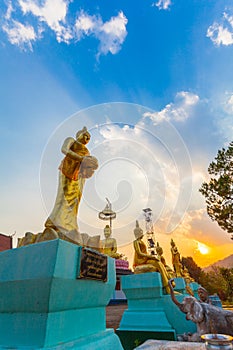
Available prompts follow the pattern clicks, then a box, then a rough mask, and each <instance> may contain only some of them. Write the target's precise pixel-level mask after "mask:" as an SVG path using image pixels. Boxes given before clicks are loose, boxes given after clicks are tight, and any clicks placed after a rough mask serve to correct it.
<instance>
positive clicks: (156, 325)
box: [116, 272, 196, 350]
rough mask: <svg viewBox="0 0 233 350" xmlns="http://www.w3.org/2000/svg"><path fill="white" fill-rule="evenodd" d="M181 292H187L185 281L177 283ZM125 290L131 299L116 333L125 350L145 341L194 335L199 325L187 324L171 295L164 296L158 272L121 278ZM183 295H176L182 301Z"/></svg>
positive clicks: (181, 280) (188, 322)
mask: <svg viewBox="0 0 233 350" xmlns="http://www.w3.org/2000/svg"><path fill="white" fill-rule="evenodd" d="M177 282H178V283H177V284H178V289H179V290H183V289H185V284H184V281H183V279H179V280H178V281H177ZM122 289H123V291H124V293H125V295H126V297H127V299H128V310H125V311H124V314H123V316H122V319H121V323H120V326H119V328H118V329H117V331H116V333H117V334H118V335H119V337H120V339H121V342H122V345H123V347H124V349H125V350H131V349H134V347H135V346H137V345H139V344H141V343H143V342H144V341H145V340H146V339H164V340H176V339H177V335H178V334H182V333H184V332H191V333H194V332H195V331H196V325H195V324H194V323H193V322H191V321H187V320H186V318H185V314H183V313H182V312H181V311H180V310H179V309H178V308H177V306H176V305H175V304H174V303H173V302H172V300H171V297H170V294H163V288H162V282H161V276H160V274H159V273H158V272H150V273H144V274H138V275H129V276H122ZM184 296H185V295H184V294H180V295H177V299H178V300H179V301H182V299H183V298H184Z"/></svg>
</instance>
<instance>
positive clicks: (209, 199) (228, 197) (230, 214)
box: [199, 142, 233, 234]
mask: <svg viewBox="0 0 233 350" xmlns="http://www.w3.org/2000/svg"><path fill="white" fill-rule="evenodd" d="M208 173H209V174H210V175H211V178H210V181H209V182H208V183H207V182H204V183H203V184H202V186H201V188H200V190H199V191H200V192H201V193H202V194H203V196H205V199H206V204H207V213H208V215H209V216H210V218H211V219H212V220H213V221H216V222H217V223H218V225H219V226H220V227H221V228H222V229H223V230H226V231H227V232H228V233H231V234H232V233H233V142H231V143H230V144H229V146H228V148H227V149H225V148H222V149H221V150H219V151H218V153H217V156H216V157H215V161H213V162H211V163H210V165H209V168H208Z"/></svg>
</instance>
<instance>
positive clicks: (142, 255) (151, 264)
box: [133, 221, 170, 294]
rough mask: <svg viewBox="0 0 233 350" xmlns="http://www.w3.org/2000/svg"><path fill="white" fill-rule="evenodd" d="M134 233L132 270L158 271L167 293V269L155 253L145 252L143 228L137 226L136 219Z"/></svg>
mask: <svg viewBox="0 0 233 350" xmlns="http://www.w3.org/2000/svg"><path fill="white" fill-rule="evenodd" d="M134 235H135V238H136V240H135V241H134V242H133V246H134V263H133V268H134V272H135V273H136V274H137V273H145V272H155V271H156V272H160V274H161V278H162V283H163V286H164V287H165V289H166V292H167V293H168V294H169V293H170V289H169V286H168V275H167V271H166V269H165V267H164V265H163V263H162V262H161V261H160V259H159V258H158V257H157V256H155V255H149V254H148V253H147V248H146V245H145V243H144V242H143V240H142V237H143V230H142V229H141V228H140V227H139V224H138V221H136V228H135V229H134Z"/></svg>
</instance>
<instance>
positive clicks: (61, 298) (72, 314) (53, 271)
mask: <svg viewBox="0 0 233 350" xmlns="http://www.w3.org/2000/svg"><path fill="white" fill-rule="evenodd" d="M81 252H82V247H80V246H77V245H74V244H72V243H69V242H65V241H62V240H53V241H48V242H42V243H38V244H33V245H30V246H25V247H22V248H18V249H13V250H9V251H5V252H2V253H0V295H1V298H0V329H1V332H0V349H5V348H17V349H18V348H19V349H24V348H30V349H50V348H51V349H83V350H84V349H96V350H97V349H106V350H107V349H110V348H111V347H113V348H114V349H117V350H118V349H119V350H120V349H122V346H121V343H120V341H119V338H118V337H117V336H116V335H115V334H114V331H113V330H107V329H106V319H105V307H106V305H107V304H108V302H109V300H110V298H111V295H112V293H113V290H114V288H115V279H116V278H115V265H114V260H113V259H111V258H108V266H107V268H108V269H107V282H103V281H100V280H90V279H78V278H77V275H78V274H79V270H80V255H81Z"/></svg>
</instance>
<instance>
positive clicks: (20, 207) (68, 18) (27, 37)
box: [0, 0, 233, 265]
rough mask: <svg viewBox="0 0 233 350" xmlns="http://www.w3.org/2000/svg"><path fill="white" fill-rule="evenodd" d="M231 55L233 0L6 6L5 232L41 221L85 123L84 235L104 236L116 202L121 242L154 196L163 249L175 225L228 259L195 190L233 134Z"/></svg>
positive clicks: (191, 244)
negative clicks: (65, 153) (91, 166)
mask: <svg viewBox="0 0 233 350" xmlns="http://www.w3.org/2000/svg"><path fill="white" fill-rule="evenodd" d="M232 57H233V5H232V2H231V1H230V0H218V1H208V0H206V1H197V0H186V1H178V0H173V1H170V0H159V1H152V0H136V1H132V0H124V1H111V2H109V1H105V0H104V1H101V2H99V3H97V2H96V1H78V0H75V1H73V2H71V1H68V0H67V1H65V0H46V1H36V0H15V1H9V0H5V1H3V2H2V3H1V5H0V76H1V85H0V86H1V88H0V89H1V90H0V92H1V93H0V96H1V141H0V142H1V164H2V167H1V173H0V177H1V178H0V179H1V202H0V206H1V207H0V210H1V221H0V223H1V228H0V229H1V232H3V233H6V234H12V233H13V232H14V231H16V232H17V235H16V237H20V236H22V235H23V234H24V233H25V232H26V231H32V232H40V231H41V230H43V223H44V221H45V219H46V216H47V214H48V212H49V211H50V209H51V206H52V203H53V200H54V196H55V194H56V179H57V167H58V164H59V161H60V159H61V157H62V156H61V154H60V147H61V144H62V141H63V139H64V138H65V137H67V136H74V135H75V132H76V129H78V128H79V127H80V128H81V127H82V126H83V125H85V124H86V125H87V126H88V127H89V128H91V130H92V133H93V136H92V141H91V143H90V149H91V150H92V152H93V153H94V154H95V155H96V156H98V159H99V163H100V167H99V170H98V171H97V172H96V175H95V177H94V178H92V179H90V180H88V181H87V183H86V187H85V191H86V192H85V193H84V198H83V199H84V200H83V203H82V205H81V207H80V217H79V220H80V229H81V230H86V231H89V232H90V234H95V233H101V234H102V227H103V222H99V221H98V220H97V219H96V212H98V210H101V209H103V206H104V204H105V197H109V199H110V200H111V201H112V203H113V206H115V208H116V210H117V211H118V213H119V215H118V219H117V220H116V222H115V223H114V225H115V228H116V229H115V232H114V234H113V235H114V236H115V237H116V238H117V240H118V241H119V242H120V243H119V244H120V245H121V246H122V247H123V246H124V245H127V244H130V242H131V241H132V240H133V239H134V238H133V234H132V232H133V228H134V221H135V220H136V219H139V221H140V222H141V225H142V226H143V224H144V223H143V216H142V213H141V209H140V208H143V207H144V206H145V205H147V206H149V207H151V208H152V209H153V212H154V221H155V230H156V232H158V240H159V241H160V242H161V243H162V244H164V246H167V245H168V242H169V239H170V237H171V234H172V236H173V238H174V240H177V243H178V242H181V243H180V244H181V245H182V244H184V247H183V248H182V247H181V248H182V249H183V255H187V254H192V253H193V254H194V255H195V254H196V255H195V257H197V258H198V259H200V261H201V262H202V264H203V265H204V264H208V263H209V262H211V261H212V260H213V258H214V257H219V258H220V257H224V256H226V255H228V253H229V254H230V252H231V247H232V243H231V241H230V240H229V235H227V234H226V233H225V232H223V231H222V230H220V229H219V228H218V227H217V225H216V224H214V223H212V222H211V221H210V219H209V218H208V217H207V216H206V213H205V203H204V200H203V198H202V197H201V194H199V193H198V188H199V187H200V184H201V183H202V181H204V180H207V179H208V176H207V168H208V164H209V162H210V161H211V160H212V159H213V158H214V156H215V155H216V153H217V150H218V149H219V148H221V147H223V146H226V145H227V144H228V143H229V142H230V141H232V135H233V83H232V82H233V59H232ZM117 102H118V103H117ZM140 106H142V107H140ZM124 123H125V124H127V125H129V126H128V127H127V126H126V125H124ZM100 125H102V126H101V127H100ZM67 133H69V134H67ZM150 133H151V134H152V136H151V135H150ZM119 140H120V142H119ZM161 145H162V146H161ZM137 147H138V148H137ZM176 148H177V150H176ZM140 150H142V154H141V153H140ZM182 160H183V161H182ZM171 164H172V165H171ZM109 174H114V176H109ZM135 174H138V176H135ZM154 178H156V181H155V182H154ZM103 179H104V181H103ZM116 184H118V185H119V186H118V187H117V186H116ZM88 188H89V189H88ZM191 188H192V190H190V189H191ZM139 189H140V191H139ZM93 191H94V192H95V197H94V196H92V194H93ZM127 191H129V192H127ZM126 194H128V196H129V198H131V199H130V201H127V199H126ZM121 196H122V197H121ZM156 198H159V199H158V200H156ZM92 202H93V203H94V204H93V205H92V204H91V203H92ZM85 203H86V204H87V205H86V204H85ZM133 203H134V205H133ZM159 203H163V205H162V204H161V205H159ZM177 203H178V205H177ZM88 208H89V209H88ZM90 208H91V209H90ZM123 209H124V210H123ZM123 213H124V215H123ZM127 218H128V219H127ZM95 220H96V221H95ZM90 221H91V224H90ZM171 222H173V224H172V225H173V226H172V227H171V226H169V223H170V224H171ZM169 227H170V228H169ZM169 230H170V231H169ZM169 232H170V233H169ZM198 242H199V243H198ZM198 244H206V245H208V247H209V251H210V254H209V255H207V256H206V257H201V256H199V255H198V254H199V253H198ZM216 246H217V247H218V250H216V249H217V248H215V247H216ZM182 249H180V250H182ZM164 250H165V249H164ZM129 254H130V253H129ZM204 258H205V259H204Z"/></svg>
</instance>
